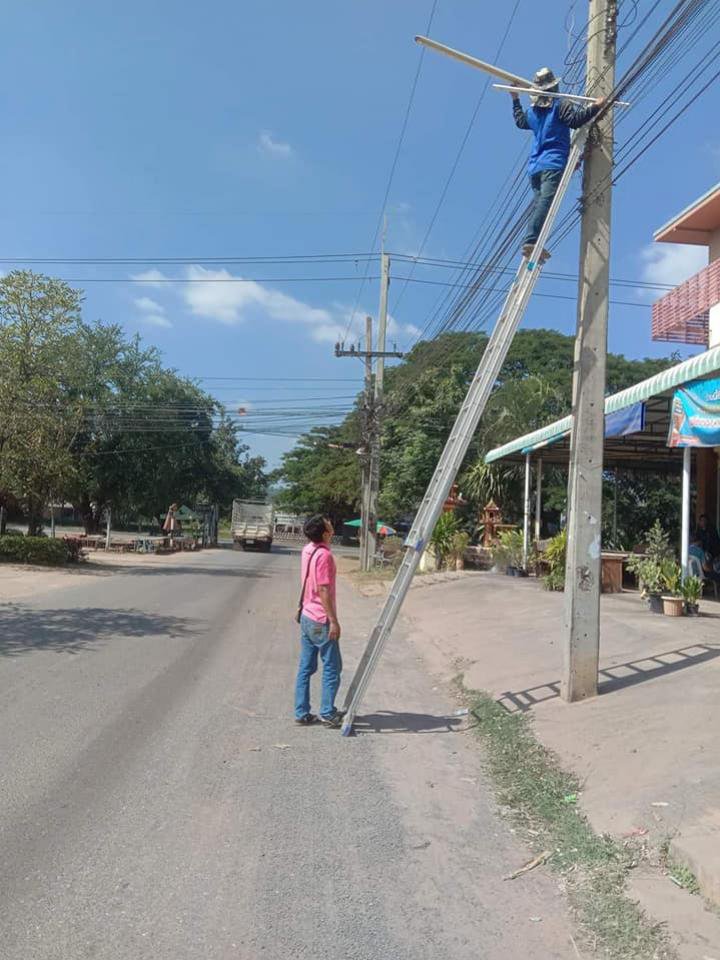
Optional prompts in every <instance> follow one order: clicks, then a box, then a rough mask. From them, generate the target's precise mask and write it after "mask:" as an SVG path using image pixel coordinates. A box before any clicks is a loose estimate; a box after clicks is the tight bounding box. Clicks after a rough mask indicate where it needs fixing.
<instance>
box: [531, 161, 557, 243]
mask: <svg viewBox="0 0 720 960" xmlns="http://www.w3.org/2000/svg"><path fill="white" fill-rule="evenodd" d="M562 175H563V172H562V170H541V171H540V173H534V174H533V175H532V176H531V177H530V186H531V187H532V190H533V193H534V194H535V200H534V202H533V206H532V210H531V211H530V224H529V227H528V233H527V236H526V237H525V239H524V240H523V245H525V244H526V243H532V244H534V243H536V242H537V238H538V237H539V236H540V231H541V230H542V226H543V224H544V223H545V217H547V215H548V210H549V209H550V204H551V203H552V202H553V197H554V196H555V194H556V193H557V189H558V187H559V186H560V180H561V179H562Z"/></svg>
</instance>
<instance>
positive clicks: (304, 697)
mask: <svg viewBox="0 0 720 960" xmlns="http://www.w3.org/2000/svg"><path fill="white" fill-rule="evenodd" d="M329 630H330V627H329V625H328V624H327V623H318V622H317V621H316V620H311V619H310V617H306V616H304V615H303V617H302V618H301V620H300V666H299V667H298V674H297V682H296V684H295V718H296V719H297V720H302V718H303V717H304V716H305V715H306V714H308V713H310V677H312V675H313V674H314V673H316V672H317V665H318V655H319V656H320V659H321V660H322V665H323V674H322V699H321V702H320V716H321V717H331V716H332V715H333V714H334V713H335V697H336V696H337V692H338V688H339V686H340V675H341V674H342V657H341V656H340V643H339V641H338V640H330V639H328V632H329Z"/></svg>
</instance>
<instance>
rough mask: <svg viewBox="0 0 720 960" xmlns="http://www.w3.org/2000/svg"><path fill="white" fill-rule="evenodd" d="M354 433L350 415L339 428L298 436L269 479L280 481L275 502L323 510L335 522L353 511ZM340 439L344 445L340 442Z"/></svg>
mask: <svg viewBox="0 0 720 960" xmlns="http://www.w3.org/2000/svg"><path fill="white" fill-rule="evenodd" d="M358 434H359V431H358V426H357V422H356V418H352V419H350V420H349V421H347V422H346V423H345V424H344V425H343V426H342V427H340V428H337V427H317V428H316V429H314V430H311V431H310V433H308V434H306V435H305V436H304V437H301V438H300V440H299V441H298V443H297V444H296V445H295V446H294V447H293V449H292V450H290V451H289V453H286V454H284V455H283V458H282V465H281V466H280V468H279V469H278V470H276V471H275V473H274V474H273V477H272V479H273V480H275V481H280V482H281V483H282V486H281V487H280V489H279V491H278V495H277V497H276V503H277V505H278V506H281V507H284V508H286V509H288V510H290V511H292V512H294V513H299V514H308V513H323V514H325V515H327V516H329V517H330V518H331V519H332V520H333V523H335V524H336V525H337V523H338V522H339V521H341V520H346V519H348V517H351V516H353V515H356V514H357V511H358V509H359V505H360V466H361V460H360V457H359V456H358V454H357V453H356V452H355V450H356V449H357V448H358V447H359V444H360V438H359V435H358ZM344 443H347V444H348V446H347V447H343V446H341V445H342V444H344ZM330 444H333V445H334V446H330ZM338 447H339V449H338Z"/></svg>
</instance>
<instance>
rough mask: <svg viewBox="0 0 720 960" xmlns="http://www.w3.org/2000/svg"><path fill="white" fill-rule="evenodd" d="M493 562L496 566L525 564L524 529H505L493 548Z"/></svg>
mask: <svg viewBox="0 0 720 960" xmlns="http://www.w3.org/2000/svg"><path fill="white" fill-rule="evenodd" d="M492 557H493V563H494V564H495V566H496V567H501V568H502V567H517V568H518V569H521V568H522V566H523V535H522V530H503V531H502V533H501V534H499V536H498V542H497V543H496V544H495V545H494V546H493V548H492Z"/></svg>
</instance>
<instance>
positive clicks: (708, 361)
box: [485, 347, 720, 463]
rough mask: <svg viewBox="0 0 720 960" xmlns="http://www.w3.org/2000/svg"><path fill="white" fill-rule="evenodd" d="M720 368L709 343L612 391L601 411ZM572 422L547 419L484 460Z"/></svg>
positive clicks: (529, 445)
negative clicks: (545, 422)
mask: <svg viewBox="0 0 720 960" xmlns="http://www.w3.org/2000/svg"><path fill="white" fill-rule="evenodd" d="M718 370H720V347H713V349H712V350H706V351H705V352H704V353H699V354H698V355H697V356H695V357H691V358H690V359H689V360H684V361H683V362H682V363H678V364H677V365H676V366H674V367H669V368H668V369H667V370H663V371H662V373H657V374H655V376H654V377H649V378H648V379H647V380H641V381H640V383H636V384H635V385H634V386H632V387H628V388H627V390H621V391H620V392H619V393H614V394H613V395H612V396H611V397H608V398H607V399H606V400H605V413H615V411H616V410H622V409H623V408H624V407H629V406H631V404H633V403H639V402H640V401H642V400H649V399H650V397H656V396H658V394H661V393H665V392H666V391H667V390H672V389H674V388H675V387H679V386H680V385H681V384H683V383H688V382H689V381H690V380H697V379H698V378H699V377H704V376H706V375H707V374H709V373H715V372H717V371H718ZM571 426H572V417H569V416H568V417H563V418H562V420H556V421H555V422H554V423H549V424H548V425H547V426H546V427H541V428H540V429H539V430H534V431H533V432H532V433H526V434H525V436H523V437H518V438H517V439H516V440H511V441H510V443H505V444H503V445H502V446H501V447H496V448H495V449H494V450H491V451H490V452H489V453H488V454H487V455H486V456H485V463H492V462H493V461H495V460H502V458H503V457H507V456H509V455H510V454H511V453H518V452H522V451H526V450H529V449H533V448H535V447H538V446H541V445H542V444H545V443H551V442H552V441H553V440H557V439H558V438H560V437H561V436H562V435H563V434H565V433H567V432H568V431H569V430H570V428H571Z"/></svg>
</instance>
